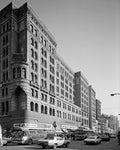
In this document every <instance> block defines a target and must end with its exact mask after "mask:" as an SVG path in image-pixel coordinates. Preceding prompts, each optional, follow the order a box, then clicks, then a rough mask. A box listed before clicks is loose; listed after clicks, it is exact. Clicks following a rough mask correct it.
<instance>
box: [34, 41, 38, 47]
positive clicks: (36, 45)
mask: <svg viewBox="0 0 120 150" xmlns="http://www.w3.org/2000/svg"><path fill="white" fill-rule="evenodd" d="M35 48H36V49H38V44H37V41H35Z"/></svg>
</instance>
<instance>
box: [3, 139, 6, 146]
mask: <svg viewBox="0 0 120 150" xmlns="http://www.w3.org/2000/svg"><path fill="white" fill-rule="evenodd" d="M2 145H3V146H4V145H7V140H6V139H3V138H2Z"/></svg>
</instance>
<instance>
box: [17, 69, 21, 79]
mask: <svg viewBox="0 0 120 150" xmlns="http://www.w3.org/2000/svg"><path fill="white" fill-rule="evenodd" d="M17 78H21V68H20V67H18V68H17Z"/></svg>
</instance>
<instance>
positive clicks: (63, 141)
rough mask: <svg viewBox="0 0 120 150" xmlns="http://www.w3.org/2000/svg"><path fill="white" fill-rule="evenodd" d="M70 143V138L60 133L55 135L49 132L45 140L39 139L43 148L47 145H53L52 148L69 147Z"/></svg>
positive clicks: (39, 143)
mask: <svg viewBox="0 0 120 150" xmlns="http://www.w3.org/2000/svg"><path fill="white" fill-rule="evenodd" d="M69 144H70V140H69V139H67V138H66V137H61V136H58V135H53V134H48V135H47V136H46V138H45V139H43V140H38V145H41V146H42V148H46V147H52V148H54V149H55V148H57V147H62V146H64V147H68V145H69Z"/></svg>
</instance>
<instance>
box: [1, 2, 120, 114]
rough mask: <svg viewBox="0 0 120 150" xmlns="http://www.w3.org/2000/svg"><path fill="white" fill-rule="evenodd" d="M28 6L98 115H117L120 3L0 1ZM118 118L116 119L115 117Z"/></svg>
mask: <svg viewBox="0 0 120 150" xmlns="http://www.w3.org/2000/svg"><path fill="white" fill-rule="evenodd" d="M11 1H12V2H13V4H14V5H16V6H17V7H19V6H21V5H22V4H24V2H26V1H27V2H28V4H29V5H30V6H31V7H32V9H33V10H34V12H35V13H36V14H37V16H38V17H39V19H40V20H41V21H42V22H43V23H44V24H45V26H46V27H47V28H48V30H49V31H50V32H51V33H52V35H53V36H54V37H55V39H56V42H57V53H58V54H59V55H60V56H61V57H62V58H63V59H64V61H65V62H66V63H67V64H68V66H69V67H70V68H72V70H73V71H74V72H77V71H81V72H82V73H83V75H84V76H85V77H86V78H87V80H88V82H89V84H90V85H92V87H93V89H94V90H95V92H96V98H97V99H99V100H100V101H101V103H102V113H104V114H108V115H116V116H118V114H120V95H118V96H117V95H116V96H113V97H112V96H110V94H111V93H120V0H0V9H2V8H4V7H5V6H6V5H7V4H9V3H10V2H11ZM119 117H120V116H119Z"/></svg>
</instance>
